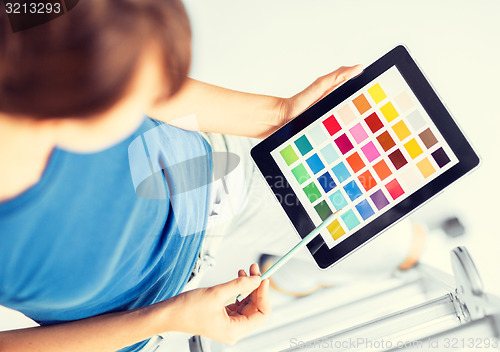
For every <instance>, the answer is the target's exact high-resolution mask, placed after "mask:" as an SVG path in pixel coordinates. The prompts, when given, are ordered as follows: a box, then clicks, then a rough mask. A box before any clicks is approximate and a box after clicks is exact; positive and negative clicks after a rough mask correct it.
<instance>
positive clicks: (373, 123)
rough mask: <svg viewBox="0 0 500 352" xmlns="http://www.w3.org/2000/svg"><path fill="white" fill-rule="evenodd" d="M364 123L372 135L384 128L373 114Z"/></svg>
mask: <svg viewBox="0 0 500 352" xmlns="http://www.w3.org/2000/svg"><path fill="white" fill-rule="evenodd" d="M365 122H366V124H367V125H368V127H370V130H371V131H372V132H373V133H375V132H377V131H378V130H379V129H381V128H382V127H384V124H383V123H382V121H380V119H379V118H378V116H377V114H376V113H373V114H371V115H370V116H368V117H367V118H366V119H365Z"/></svg>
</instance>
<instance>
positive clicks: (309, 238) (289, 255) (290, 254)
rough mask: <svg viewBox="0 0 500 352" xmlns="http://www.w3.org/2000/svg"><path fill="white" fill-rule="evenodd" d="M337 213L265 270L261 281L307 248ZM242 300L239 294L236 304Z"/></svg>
mask: <svg viewBox="0 0 500 352" xmlns="http://www.w3.org/2000/svg"><path fill="white" fill-rule="evenodd" d="M338 212H339V211H336V212H335V213H333V214H331V215H330V216H328V217H327V218H326V219H325V220H324V221H323V222H322V223H321V224H319V226H318V227H316V228H315V229H314V230H312V231H311V232H309V233H308V234H307V236H306V237H304V238H303V239H302V240H301V241H300V242H299V243H297V244H296V245H295V246H294V247H293V248H292V249H290V250H289V251H288V253H287V254H285V255H284V256H283V257H281V258H280V260H278V261H277V262H276V263H274V265H273V266H271V267H270V268H269V269H267V270H266V272H265V273H264V274H262V275H261V277H260V279H261V281H262V280H265V279H268V278H269V277H271V275H273V274H274V273H275V272H276V271H277V270H278V269H279V268H281V267H282V266H283V265H285V263H286V262H288V261H289V260H290V259H292V257H293V256H294V255H295V253H297V252H298V251H299V250H300V249H301V248H302V247H305V246H307V244H308V243H309V242H311V241H312V240H313V239H314V238H315V237H316V236H317V235H318V234H319V233H320V232H321V231H322V230H323V229H324V228H325V227H327V226H328V225H330V224H331V223H332V222H333V220H335V216H336V215H337V214H338ZM244 298H245V297H243V296H242V295H241V294H240V295H238V297H236V299H237V300H238V302H241V301H242V300H243V299H244Z"/></svg>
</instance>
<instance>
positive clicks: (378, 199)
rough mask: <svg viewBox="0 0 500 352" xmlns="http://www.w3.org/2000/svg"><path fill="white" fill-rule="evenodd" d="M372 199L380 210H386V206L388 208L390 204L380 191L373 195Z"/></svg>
mask: <svg viewBox="0 0 500 352" xmlns="http://www.w3.org/2000/svg"><path fill="white" fill-rule="evenodd" d="M370 198H371V199H372V201H373V204H375V206H376V207H377V209H378V210H380V209H382V208H384V207H385V206H387V204H389V201H388V200H387V198H386V197H385V196H384V192H382V190H380V189H379V190H378V191H377V192H375V193H373V194H372V195H371V196H370Z"/></svg>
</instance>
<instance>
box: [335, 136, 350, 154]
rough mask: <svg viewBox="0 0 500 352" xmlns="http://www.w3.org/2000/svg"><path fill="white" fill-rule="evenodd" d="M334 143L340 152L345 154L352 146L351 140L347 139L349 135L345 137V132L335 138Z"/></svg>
mask: <svg viewBox="0 0 500 352" xmlns="http://www.w3.org/2000/svg"><path fill="white" fill-rule="evenodd" d="M335 144H336V145H337V147H339V150H340V151H341V152H342V154H345V153H347V152H348V151H350V150H351V149H352V148H354V146H353V145H352V143H351V141H350V140H349V137H347V135H346V134H345V133H344V134H343V135H341V136H340V137H339V138H337V139H336V140H335Z"/></svg>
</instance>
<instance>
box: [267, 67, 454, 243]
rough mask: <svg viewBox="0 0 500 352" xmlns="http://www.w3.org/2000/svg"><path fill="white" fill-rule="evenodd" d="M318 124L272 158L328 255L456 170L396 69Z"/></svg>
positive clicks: (448, 150) (447, 148) (449, 153)
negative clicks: (332, 218) (325, 224)
mask: <svg viewBox="0 0 500 352" xmlns="http://www.w3.org/2000/svg"><path fill="white" fill-rule="evenodd" d="M318 117H319V118H318V119H317V120H316V121H314V122H313V123H311V124H310V125H308V126H307V127H306V128H305V129H303V130H301V131H300V132H299V133H297V134H295V135H293V136H292V137H291V138H289V139H287V140H286V141H285V142H283V143H282V144H280V145H279V146H278V147H276V148H274V149H273V150H272V151H271V156H272V158H273V159H274V161H275V163H276V165H277V166H278V167H279V169H280V170H281V173H282V174H283V175H284V177H285V178H286V180H287V182H288V184H289V185H290V187H291V189H292V190H293V192H294V193H295V196H296V198H295V197H291V199H293V200H294V201H296V199H298V200H299V201H300V203H301V204H302V206H303V207H304V209H305V211H306V213H307V215H308V216H309V218H310V219H311V221H312V222H313V223H314V225H315V226H317V225H319V224H320V223H321V222H322V221H323V220H324V219H326V218H327V217H328V216H329V215H330V214H332V213H333V212H336V211H339V213H338V216H337V220H335V221H334V222H333V223H331V224H330V225H329V226H328V227H327V230H324V231H323V232H322V233H321V235H322V237H323V240H324V241H325V243H326V245H327V246H328V248H330V249H331V248H333V247H334V246H336V245H337V244H338V243H341V242H342V241H344V240H346V239H347V238H349V237H350V236H351V235H352V234H354V233H355V232H356V231H358V230H359V229H361V228H363V227H364V226H366V225H368V224H369V223H370V222H372V221H373V220H375V219H376V218H378V217H379V216H380V215H382V214H384V213H385V212H387V211H388V210H390V209H392V208H393V207H394V206H395V205H397V204H398V203H400V202H401V201H403V200H404V199H406V198H407V197H409V196H410V195H411V194H412V193H414V192H415V191H416V190H418V189H420V188H422V187H423V186H425V185H426V184H428V183H429V182H431V181H432V180H433V179H435V178H436V177H438V176H439V175H441V174H443V173H444V172H446V171H447V170H449V169H450V168H451V167H453V166H454V165H456V164H457V163H458V159H457V157H456V155H455V154H454V153H453V151H452V149H451V148H450V146H449V145H448V143H447V142H446V140H445V139H444V138H443V136H442V135H441V133H440V132H439V130H438V129H437V127H436V125H435V124H434V123H433V121H432V119H431V118H430V117H429V116H428V114H427V113H426V110H425V109H424V108H423V106H422V105H421V104H420V102H419V100H418V99H417V97H416V96H415V94H414V93H413V91H412V89H411V88H410V86H409V85H408V84H407V82H406V81H405V79H404V78H403V76H402V75H401V73H400V72H399V70H398V68H397V67H396V66H392V67H390V68H389V69H388V70H386V71H385V72H384V73H382V74H381V75H380V76H378V77H377V78H375V79H374V80H372V81H370V82H369V83H368V84H366V85H365V86H364V87H363V88H361V89H360V90H358V91H357V92H356V93H354V94H352V95H351V96H349V97H348V98H347V99H346V100H344V101H343V102H342V103H340V104H338V105H337V106H335V107H334V108H333V109H331V110H330V111H328V112H327V113H325V114H324V115H322V116H318ZM281 202H282V203H286V199H282V200H281ZM285 205H286V204H285Z"/></svg>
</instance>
